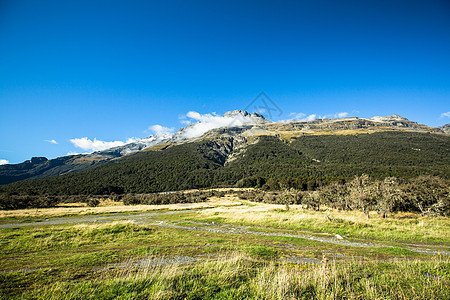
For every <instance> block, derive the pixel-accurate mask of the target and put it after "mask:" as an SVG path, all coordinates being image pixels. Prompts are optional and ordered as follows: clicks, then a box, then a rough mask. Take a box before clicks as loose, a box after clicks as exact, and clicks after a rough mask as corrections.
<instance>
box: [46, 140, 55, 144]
mask: <svg viewBox="0 0 450 300" xmlns="http://www.w3.org/2000/svg"><path fill="white" fill-rule="evenodd" d="M44 142H47V143H50V144H55V145H57V144H58V142H57V141H55V140H44Z"/></svg>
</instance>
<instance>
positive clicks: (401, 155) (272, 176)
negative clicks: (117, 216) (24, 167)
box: [0, 132, 450, 196]
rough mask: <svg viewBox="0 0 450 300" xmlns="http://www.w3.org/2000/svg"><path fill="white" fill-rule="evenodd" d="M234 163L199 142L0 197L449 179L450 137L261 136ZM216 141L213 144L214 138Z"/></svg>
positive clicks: (27, 185) (2, 190)
mask: <svg viewBox="0 0 450 300" xmlns="http://www.w3.org/2000/svg"><path fill="white" fill-rule="evenodd" d="M255 138H256V139H258V142H256V143H249V144H248V146H247V147H246V149H245V151H242V153H240V154H239V155H237V157H236V159H234V160H232V161H229V162H227V163H226V156H224V154H223V152H221V151H218V150H217V149H215V148H214V147H212V146H211V143H214V141H213V140H203V141H198V142H191V143H186V144H181V145H176V146H172V147H168V148H167V149H165V150H162V151H141V152H137V153H134V154H131V155H128V156H125V157H122V158H120V159H118V160H116V161H111V162H108V163H105V164H104V165H101V166H98V167H96V168H93V169H91V170H88V171H83V172H79V173H71V174H66V175H60V176H54V177H49V178H43V179H34V180H24V181H19V182H15V183H12V184H8V185H3V186H0V194H3V195H48V196H56V195H89V194H96V195H102V194H111V193H115V194H126V193H154V192H163V191H176V190H186V189H192V188H210V187H233V186H236V187H257V188H262V189H263V190H277V189H279V187H280V184H281V185H282V186H286V187H292V188H295V189H297V190H300V191H302V190H315V189H318V188H320V187H323V186H327V185H329V184H330V183H332V182H339V183H341V184H345V183H346V182H349V181H351V180H352V179H353V178H354V177H355V176H360V175H362V174H367V175H369V176H371V177H373V178H375V179H384V178H386V177H396V178H400V179H401V178H414V177H418V176H420V175H433V176H438V177H440V178H443V179H449V178H450V170H449V165H450V155H449V149H450V136H448V135H439V134H427V133H413V132H378V133H373V134H358V135H320V136H311V135H310V136H307V135H305V136H300V137H297V138H292V139H291V140H289V141H286V140H281V139H280V138H278V137H274V136H260V137H255ZM219 139H220V138H219Z"/></svg>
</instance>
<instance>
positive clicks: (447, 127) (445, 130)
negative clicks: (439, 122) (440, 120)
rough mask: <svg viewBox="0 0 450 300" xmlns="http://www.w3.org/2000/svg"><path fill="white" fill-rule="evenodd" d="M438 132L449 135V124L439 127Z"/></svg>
mask: <svg viewBox="0 0 450 300" xmlns="http://www.w3.org/2000/svg"><path fill="white" fill-rule="evenodd" d="M439 129H440V130H442V131H443V132H445V133H447V134H450V123H448V124H445V125H444V126H441V127H439Z"/></svg>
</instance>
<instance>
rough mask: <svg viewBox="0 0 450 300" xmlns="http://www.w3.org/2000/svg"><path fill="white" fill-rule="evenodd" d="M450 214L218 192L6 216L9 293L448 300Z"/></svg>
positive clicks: (4, 273) (0, 243)
mask: <svg viewBox="0 0 450 300" xmlns="http://www.w3.org/2000/svg"><path fill="white" fill-rule="evenodd" d="M449 232H450V220H449V218H443V217H441V218H425V217H421V216H419V215H415V214H397V215H393V216H390V217H389V218H386V219H380V218H378V217H376V215H373V216H371V218H370V219H367V218H365V217H364V215H363V214H362V213H359V212H340V211H337V210H322V211H308V210H304V209H303V208H302V207H300V206H295V205H293V206H291V207H290V210H289V211H286V210H285V207H284V206H282V205H271V204H261V203H252V202H247V201H242V200H240V199H238V198H235V197H228V196H227V197H224V198H220V199H218V198H213V199H211V200H209V201H207V202H205V203H198V204H177V205H176V204H174V205H161V206H143V205H141V206H121V205H120V204H118V203H103V204H102V206H100V207H95V208H88V207H84V206H83V205H82V204H72V206H68V207H58V208H52V209H39V210H36V209H34V210H23V211H1V212H0V298H2V299H15V298H17V299H23V298H26V299H115V298H121V299H141V298H150V299H185V298H186V299H242V298H252V299H253V298H255V299H290V298H291V299H299V298H300V299H302V298H303V299H342V298H345V299H380V298H383V299H384V298H387V299H449V298H450V292H449V290H450V289H449V285H450V261H449V256H450V234H449Z"/></svg>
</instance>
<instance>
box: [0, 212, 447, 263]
mask: <svg viewBox="0 0 450 300" xmlns="http://www.w3.org/2000/svg"><path fill="white" fill-rule="evenodd" d="M197 211H199V210H178V211H154V212H144V213H134V214H116V215H109V216H101V215H82V216H72V217H61V218H51V219H46V220H45V221H42V222H27V223H8V224H1V225H0V229H7V228H16V227H26V226H48V225H76V224H82V223H96V224H98V223H111V222H118V221H119V222H120V221H132V222H136V223H139V224H149V225H152V226H159V227H165V228H176V229H182V230H189V231H204V232H210V233H224V234H239V235H257V236H278V237H288V238H289V237H290V238H300V239H306V240H313V241H316V242H321V243H331V244H336V245H343V246H350V247H392V246H390V245H383V244H381V242H377V243H373V242H356V241H349V240H346V239H343V238H342V237H340V236H330V237H324V236H318V235H317V234H313V233H312V232H311V233H298V232H295V231H292V232H289V233H286V232H276V231H271V230H270V228H262V227H252V226H238V225H233V224H212V223H200V222H191V221H180V222H175V223H169V222H166V221H160V220H156V219H154V218H155V217H157V216H161V215H172V214H183V213H192V212H197ZM181 224H189V225H191V226H186V225H181ZM262 230H263V231H262ZM404 248H405V249H408V250H411V251H414V252H418V253H425V254H432V255H449V256H450V251H447V250H444V249H437V248H436V246H435V245H430V246H427V245H411V244H409V245H407V244H405V246H404Z"/></svg>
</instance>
